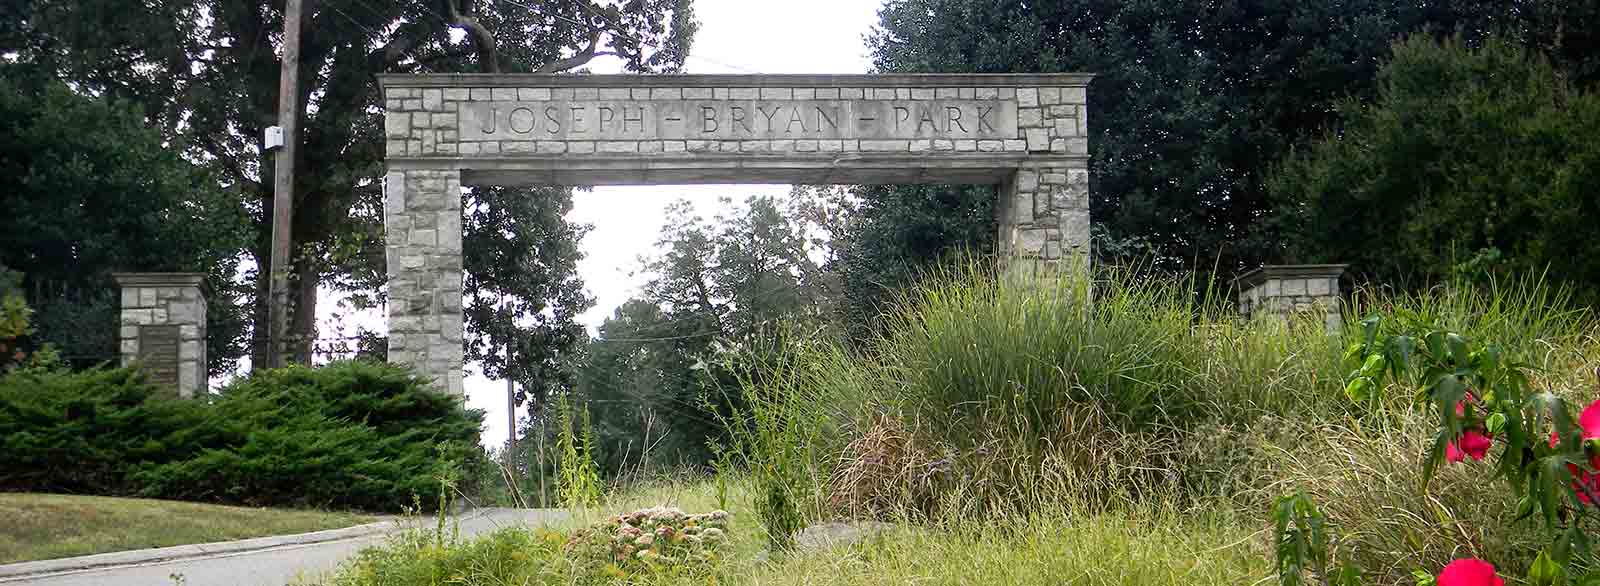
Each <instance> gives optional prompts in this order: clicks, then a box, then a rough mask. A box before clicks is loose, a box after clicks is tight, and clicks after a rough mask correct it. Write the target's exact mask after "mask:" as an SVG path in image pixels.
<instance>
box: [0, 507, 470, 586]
mask: <svg viewBox="0 0 1600 586" xmlns="http://www.w3.org/2000/svg"><path fill="white" fill-rule="evenodd" d="M483 514H484V510H482V509H480V510H474V511H471V512H468V513H467V514H464V515H461V516H459V517H456V518H455V520H456V521H457V522H459V521H465V520H468V519H474V518H477V517H478V516H481V515H483ZM401 522H402V519H386V520H383V521H378V522H375V523H367V524H365V525H355V526H351V527H343V528H339V529H327V530H323V531H313V532H310V533H298V534H294V535H274V536H270V537H254V538H250V539H240V540H236V541H218V542H214V543H196V544H190V545H174V546H172V547H158V548H154V549H136V550H132V551H117V552H110V553H97V554H94V555H85V556H78V557H70V558H59V559H53V560H38V561H32V562H17V563H14V564H0V583H4V582H14V581H19V580H27V579H36V578H40V577H44V576H48V575H54V574H65V573H74V572H82V571H87V570H97V569H103V568H108V567H115V566H132V565H140V564H150V563H157V562H169V561H174V560H183V559H190V558H202V557H209V556H217V555H225V554H236V553H242V552H252V551H260V550H265V549H272V548H276V547H285V546H294V545H309V544H313V543H325V542H330V541H343V540H346V539H355V538H358V537H368V536H372V535H378V534H383V533H390V532H393V531H395V530H397V529H400V528H401Z"/></svg>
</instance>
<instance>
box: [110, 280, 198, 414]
mask: <svg viewBox="0 0 1600 586" xmlns="http://www.w3.org/2000/svg"><path fill="white" fill-rule="evenodd" d="M111 277H112V278H113V279H115V280H116V282H117V285H118V286H119V287H121V288H122V326H121V328H120V332H119V334H118V336H117V337H118V339H119V340H120V341H121V347H122V350H121V353H122V365H123V366H128V365H131V364H135V363H137V364H139V366H140V368H141V369H142V370H143V371H144V372H145V374H146V376H148V377H150V380H151V381H152V382H154V383H156V384H158V385H162V386H165V387H168V388H171V389H173V390H174V391H175V392H176V393H177V394H178V396H179V397H183V398H186V399H187V398H191V397H195V396H197V395H202V394H204V393H205V392H206V380H207V379H206V298H205V293H204V291H203V289H204V287H205V280H206V275H205V273H118V274H114V275H111Z"/></svg>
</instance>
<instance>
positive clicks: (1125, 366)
mask: <svg viewBox="0 0 1600 586" xmlns="http://www.w3.org/2000/svg"><path fill="white" fill-rule="evenodd" d="M992 274H993V272H992V271H989V270H988V269H987V268H986V267H982V266H977V265H966V266H958V267H955V268H951V269H947V270H946V271H945V272H943V273H940V274H936V275H933V276H932V278H929V279H926V280H925V281H924V282H923V284H922V285H920V286H918V287H916V288H913V289H911V290H909V291H907V292H906V293H905V294H904V297H903V298H902V299H901V300H900V303H899V305H898V309H897V310H896V311H895V312H894V313H892V314H891V315H890V317H889V319H888V324H887V327H886V328H885V329H884V333H883V334H882V335H881V336H880V337H879V338H876V339H874V340H872V341H871V342H870V343H868V344H867V345H866V346H867V351H865V352H852V351H851V350H848V349H847V348H846V347H844V346H843V345H837V344H829V343H826V342H825V341H818V340H815V339H806V340H803V341H801V343H795V344H790V345H788V346H787V347H788V348H791V350H792V351H793V352H794V354H793V356H792V357H791V358H792V360H790V361H789V362H788V363H787V364H788V365H789V367H788V368H789V369H788V370H787V371H786V376H784V377H780V378H781V379H782V380H783V381H784V383H783V385H781V388H779V387H773V386H768V387H765V388H763V389H762V390H761V392H763V393H768V394H773V393H776V394H783V393H803V394H804V399H803V400H800V401H794V402H793V404H795V405H800V406H802V407H801V408H802V409H804V410H805V411H806V414H805V416H804V417H796V418H795V420H797V421H798V420H802V419H813V420H816V419H820V420H826V421H828V422H829V424H828V425H829V429H828V431H827V433H824V434H819V435H820V436H823V437H822V439H820V440H818V442H817V443H813V444H812V445H810V446H809V449H810V452H809V453H811V454H812V455H813V460H812V462H811V463H810V464H808V466H809V467H810V471H809V472H808V474H807V476H808V477H810V478H813V479H816V482H815V486H813V487H811V488H809V489H808V490H810V491H811V494H812V496H813V499H812V503H813V505H814V507H813V510H814V511H816V512H817V514H833V515H840V516H852V517H876V518H899V519H909V520H914V521H936V522H939V523H948V522H951V521H952V520H964V519H972V518H996V519H1005V518H1022V517H1025V516H1026V515H1027V514H1029V512H1031V511H1036V510H1040V509H1045V508H1049V507H1051V506H1054V505H1055V504H1058V503H1059V502H1061V501H1062V500H1063V499H1065V498H1068V497H1070V498H1071V499H1072V500H1073V502H1074V503H1076V504H1075V505H1074V506H1075V510H1083V511H1110V510H1122V511H1128V510H1142V509H1143V508H1147V507H1149V506H1152V505H1159V506H1160V507H1166V508H1179V509H1191V510H1201V509H1206V508H1216V507H1219V506H1221V507H1226V508H1228V509H1230V510H1233V511H1236V514H1237V515H1238V517H1239V518H1242V519H1251V520H1254V521H1253V522H1260V523H1264V516H1265V513H1266V512H1267V510H1268V507H1269V505H1270V503H1271V501H1272V499H1273V498H1275V497H1276V496H1278V495H1280V494H1283V493H1286V492H1290V491H1293V490H1296V489H1302V490H1306V491H1307V492H1309V493H1310V494H1312V495H1313V497H1314V498H1316V499H1317V500H1318V502H1319V503H1320V504H1321V506H1322V507H1323V508H1324V510H1325V511H1327V512H1328V514H1329V516H1330V518H1331V519H1332V520H1333V522H1334V523H1336V524H1337V526H1338V527H1339V529H1340V530H1341V531H1343V532H1344V535H1345V537H1344V538H1343V539H1344V541H1343V542H1342V543H1344V544H1345V547H1343V548H1342V549H1341V552H1342V553H1341V555H1348V556H1353V557H1356V558H1359V561H1360V563H1361V565H1362V566H1363V567H1367V568H1370V569H1371V571H1373V572H1374V573H1375V575H1377V576H1381V577H1383V580H1382V581H1380V583H1386V582H1387V581H1389V580H1394V579H1400V578H1402V577H1405V576H1408V575H1409V572H1410V571H1412V570H1416V569H1423V568H1437V567H1438V565H1439V564H1440V562H1441V561H1442V560H1447V559H1448V558H1449V557H1450V556H1452V555H1457V554H1460V553H1464V552H1470V553H1474V554H1478V555H1480V556H1481V557H1484V558H1485V559H1491V560H1504V563H1507V564H1509V565H1508V567H1522V566H1523V565H1524V561H1525V560H1524V559H1523V558H1524V556H1525V555H1526V552H1527V551H1530V549H1529V547H1528V545H1529V543H1531V542H1530V541H1529V540H1530V539H1532V538H1533V533H1531V532H1530V531H1527V530H1523V529H1521V528H1517V527H1513V528H1512V529H1505V527H1507V526H1508V525H1507V523H1508V520H1509V517H1508V516H1507V515H1508V514H1509V513H1510V512H1511V508H1512V507H1514V505H1515V503H1513V502H1508V498H1507V497H1505V496H1504V495H1505V493H1504V492H1503V491H1499V490H1497V488H1498V487H1495V486H1493V485H1492V483H1491V482H1490V481H1488V480H1487V478H1486V477H1487V475H1488V471H1486V470H1472V469H1469V468H1467V467H1456V468H1451V469H1449V470H1446V471H1445V473H1444V475H1443V476H1441V481H1446V480H1449V481H1454V484H1452V485H1451V488H1450V490H1449V491H1448V492H1441V491H1440V490H1439V489H1438V488H1437V487H1438V486H1445V485H1446V484H1445V483H1443V482H1441V483H1440V484H1438V485H1436V488H1435V489H1434V490H1430V491H1429V492H1422V490H1421V489H1422V486H1421V465H1420V461H1421V458H1422V455H1423V454H1424V453H1425V449H1424V445H1423V444H1422V442H1424V441H1426V438H1427V437H1429V433H1430V431H1431V430H1430V428H1428V425H1429V422H1430V420H1429V419H1428V418H1427V416H1426V415H1425V414H1423V413H1420V412H1418V411H1416V410H1415V407H1413V406H1412V405H1411V404H1410V403H1409V402H1408V400H1409V397H1411V396H1412V395H1413V391H1414V389H1411V388H1396V389H1392V390H1391V392H1389V393H1388V395H1387V396H1389V397H1390V400H1389V401H1388V402H1387V403H1385V404H1384V405H1382V406H1381V407H1380V408H1377V409H1373V408H1371V407H1358V406H1355V405H1353V404H1352V403H1351V402H1350V401H1349V400H1348V399H1347V398H1346V397H1345V396H1344V393H1343V384H1344V382H1345V381H1344V378H1345V376H1346V374H1347V373H1348V372H1349V370H1350V369H1351V368H1352V367H1353V365H1350V364H1346V363H1344V361H1343V353H1344V349H1345V348H1346V347H1347V346H1348V345H1349V344H1350V343H1351V342H1353V341H1354V340H1355V339H1356V337H1357V336H1358V335H1359V332H1360V325H1359V323H1358V322H1359V320H1360V319H1361V318H1362V317H1364V316H1366V315H1369V314H1372V313H1382V314H1384V315H1387V316H1389V317H1390V319H1389V320H1387V322H1388V323H1391V324H1398V325H1404V326H1407V327H1414V328H1422V329H1448V330H1451V331H1455V332H1459V333H1461V334H1463V335H1465V336H1467V337H1469V338H1472V339H1476V340H1483V341H1486V342H1492V343H1496V344H1499V345H1501V346H1503V347H1504V348H1505V349H1506V352H1507V354H1508V355H1509V356H1511V357H1513V358H1516V359H1518V360H1522V361H1523V362H1525V363H1527V364H1529V365H1530V366H1531V367H1532V368H1534V369H1535V371H1534V380H1535V381H1536V384H1537V385H1545V386H1550V387H1559V388H1565V389H1568V390H1567V391H1566V392H1568V393H1569V394H1571V396H1573V397H1574V400H1577V399H1578V398H1580V397H1581V396H1583V394H1584V393H1589V394H1590V395H1593V394H1594V391H1593V390H1592V389H1591V390H1585V389H1590V387H1589V386H1587V384H1586V383H1585V380H1586V379H1585V378H1584V377H1585V376H1586V375H1585V374H1584V373H1587V372H1592V371H1593V369H1594V366H1595V364H1597V363H1600V344H1597V343H1596V329H1595V321H1594V319H1593V316H1592V315H1591V314H1590V313H1589V312H1586V311H1581V310H1574V309H1570V303H1569V301H1568V298H1567V297H1566V296H1565V295H1564V294H1563V293H1562V292H1561V291H1559V290H1556V289H1552V288H1550V287H1548V286H1546V285H1545V284H1544V283H1543V282H1541V281H1539V280H1537V279H1524V280H1512V281H1506V282H1501V283H1492V284H1490V285H1489V286H1487V287H1440V288H1436V289H1433V290H1429V291H1424V292H1421V293H1416V294H1407V295H1389V294H1385V293H1383V292H1381V291H1376V290H1363V291H1360V292H1359V293H1358V294H1357V295H1356V296H1355V297H1354V299H1353V301H1352V302H1351V303H1350V305H1349V306H1348V308H1347V311H1346V315H1347V318H1348V319H1347V323H1346V324H1345V327H1344V329H1343V332H1342V333H1339V334H1333V335H1330V334H1328V333H1326V332H1324V331H1323V330H1322V328H1321V326H1320V324H1311V323H1291V324H1283V323H1280V322H1272V321H1267V320H1259V321H1245V320H1242V319H1240V318H1238V317H1237V316H1236V315H1235V313H1234V312H1233V311H1232V309H1231V307H1230V300H1229V296H1228V295H1222V294H1218V295H1214V296H1210V297H1206V298H1202V299H1198V300H1197V299H1195V297H1194V295H1193V294H1192V291H1193V290H1194V289H1193V287H1192V286H1191V283H1185V282H1172V281H1159V280H1151V279H1146V278H1142V277H1140V276H1139V275H1136V274H1133V273H1130V272H1122V271H1116V270H1110V271H1101V272H1099V273H1097V274H1096V279H1095V280H1094V281H1093V284H1092V285H1091V283H1090V281H1088V280H1086V279H1081V278H1074V277H1073V273H1070V272H1069V273H1065V274H1063V275H1062V276H1059V277H1056V278H1043V279H1040V278H1030V279H1028V280H1025V281H1016V280H1009V279H1004V278H1002V279H995V278H992ZM1474 478H1476V479H1477V480H1476V482H1474V481H1473V479H1474Z"/></svg>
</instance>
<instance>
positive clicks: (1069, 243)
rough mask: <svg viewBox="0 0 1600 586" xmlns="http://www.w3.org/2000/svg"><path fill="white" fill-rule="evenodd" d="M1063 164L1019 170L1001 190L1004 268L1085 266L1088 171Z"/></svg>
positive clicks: (1035, 269)
mask: <svg viewBox="0 0 1600 586" xmlns="http://www.w3.org/2000/svg"><path fill="white" fill-rule="evenodd" d="M1067 164H1068V163H1063V164H1062V165H1063V166H1027V167H1023V168H1021V169H1019V170H1018V171H1017V172H1016V174H1015V175H1013V176H1012V178H1011V180H1010V181H1008V182H1007V183H1005V184H1003V185H1001V186H1000V202H999V203H1000V205H999V206H997V213H998V214H999V218H998V220H999V222H998V223H999V226H1000V234H999V239H1000V240H999V247H998V248H999V250H998V252H999V253H1000V255H1001V257H1002V258H1005V259H1007V262H1008V267H1010V268H1012V269H1020V270H1023V271H1032V272H1035V273H1039V272H1050V271H1053V270H1055V269H1056V268H1059V267H1060V266H1062V265H1068V266H1077V267H1080V268H1087V266H1088V259H1089V170H1088V169H1084V168H1075V167H1069V166H1066V165H1067Z"/></svg>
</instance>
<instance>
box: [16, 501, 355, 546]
mask: <svg viewBox="0 0 1600 586" xmlns="http://www.w3.org/2000/svg"><path fill="white" fill-rule="evenodd" d="M0 519H5V520H6V522H5V523H4V524H0V564H9V563H14V562H24V561H34V560H47V559H55V558H64V557H72V556H80V555H90V554H96V553H106V552H113V551H127V550H133V549H145V548H152V547H168V546H173V545H186V544H191V543H209V542H214V541H229V540H234V539H246V538H250V537H263V536H268V535H289V534H294V533H306V532H310V531H320V530H323V529H336V528H340V527H349V526H351V525H359V524H361V523H368V522H371V521H372V520H373V519H372V518H371V517H366V516H362V515H358V514H353V513H336V512H325V511H304V510H286V509H253V508H248V507H227V506H221V505H205V504H198V503H184V502H175V501H160V500H150V499H129V498H113V497H99V496H78V495H58V494H34V493H0Z"/></svg>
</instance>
